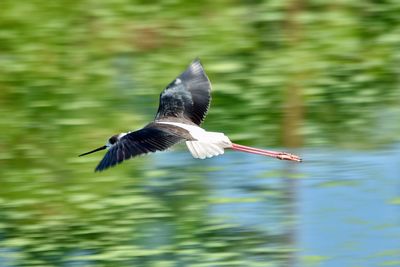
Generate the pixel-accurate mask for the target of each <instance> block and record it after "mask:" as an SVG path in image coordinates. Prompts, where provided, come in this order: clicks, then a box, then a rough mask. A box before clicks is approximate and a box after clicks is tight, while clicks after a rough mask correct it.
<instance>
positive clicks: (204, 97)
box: [156, 59, 211, 125]
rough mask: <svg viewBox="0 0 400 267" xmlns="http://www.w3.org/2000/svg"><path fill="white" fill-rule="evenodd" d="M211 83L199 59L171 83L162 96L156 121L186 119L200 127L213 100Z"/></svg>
mask: <svg viewBox="0 0 400 267" xmlns="http://www.w3.org/2000/svg"><path fill="white" fill-rule="evenodd" d="M210 92H211V83H210V80H209V79H208V77H207V75H206V73H205V72H204V69H203V67H202V65H201V63H200V60H199V59H195V60H194V61H193V62H192V63H191V64H190V66H189V67H188V68H187V70H186V71H185V72H184V73H182V74H181V75H179V76H178V77H177V78H176V79H175V80H174V81H173V82H171V83H170V84H169V85H168V86H167V87H166V88H165V89H164V91H162V92H161V95H160V105H159V107H158V111H157V115H156V120H161V119H163V118H166V117H177V118H186V119H189V120H190V121H192V122H194V123H195V124H197V125H200V124H201V122H202V121H203V119H204V118H205V116H206V114H207V111H208V107H209V106H210V100H211V95H210Z"/></svg>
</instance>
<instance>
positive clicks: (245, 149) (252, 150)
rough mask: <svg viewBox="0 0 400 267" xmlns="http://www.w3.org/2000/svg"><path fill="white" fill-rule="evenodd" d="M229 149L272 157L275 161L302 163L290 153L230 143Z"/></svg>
mask: <svg viewBox="0 0 400 267" xmlns="http://www.w3.org/2000/svg"><path fill="white" fill-rule="evenodd" d="M231 149H233V150H237V151H242V152H247V153H253V154H257V155H263V156H268V157H273V158H277V159H283V160H292V161H297V162H301V161H302V159H301V158H300V157H299V156H296V155H293V154H290V153H286V152H278V151H272V150H265V149H259V148H254V147H249V146H242V145H239V144H234V143H232V147H231Z"/></svg>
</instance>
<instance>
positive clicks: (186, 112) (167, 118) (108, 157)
mask: <svg viewBox="0 0 400 267" xmlns="http://www.w3.org/2000/svg"><path fill="white" fill-rule="evenodd" d="M210 101H211V83H210V80H209V79H208V77H207V75H206V73H205V71H204V69H203V66H202V65H201V63H200V60H199V59H195V60H194V61H193V62H192V63H191V64H190V65H189V67H188V68H187V69H186V70H185V72H183V73H182V74H181V75H179V76H178V77H177V78H176V79H175V80H173V81H172V82H171V83H170V84H169V85H168V86H167V87H166V88H165V89H164V90H163V91H162V92H161V94H160V103H159V107H158V111H157V114H156V116H155V119H154V120H153V121H152V122H150V123H149V124H147V125H146V126H145V127H143V128H142V129H140V130H137V131H134V132H127V133H120V134H116V135H113V136H111V137H110V138H109V139H108V141H107V143H106V144H105V145H104V146H102V147H99V148H97V149H95V150H92V151H90V152H87V153H83V154H81V155H79V156H84V155H88V154H91V153H93V152H96V151H100V150H104V149H108V151H107V153H106V154H105V156H104V158H103V159H102V160H101V161H100V163H99V164H98V165H97V167H96V169H95V171H103V170H105V169H107V168H109V167H113V166H115V165H117V164H119V163H121V162H122V161H124V160H127V159H130V158H133V157H136V156H138V155H141V154H146V153H149V152H156V151H163V150H166V149H167V148H169V147H171V146H173V145H175V144H177V143H179V142H182V141H185V142H186V146H187V148H188V149H189V151H190V153H191V154H192V156H193V157H194V158H199V159H205V158H211V157H214V156H218V155H221V154H224V149H233V150H238V151H242V152H247V153H253V154H258V155H263V156H269V157H273V158H277V159H281V160H291V161H298V162H300V161H301V158H300V157H298V156H296V155H293V154H290V153H285V152H277V151H271V150H264V149H258V148H253V147H248V146H243V145H239V144H234V143H232V142H231V140H230V139H229V138H228V137H227V136H226V135H225V134H224V133H219V132H208V131H206V130H204V129H203V128H201V127H200V125H201V123H202V122H203V120H204V118H205V117H206V114H207V111H208V109H209V107H210Z"/></svg>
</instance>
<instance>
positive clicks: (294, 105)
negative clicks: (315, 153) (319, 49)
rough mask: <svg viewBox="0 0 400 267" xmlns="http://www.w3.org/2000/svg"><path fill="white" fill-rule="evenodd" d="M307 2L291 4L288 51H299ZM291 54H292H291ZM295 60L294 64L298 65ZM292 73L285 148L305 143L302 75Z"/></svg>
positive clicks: (287, 97)
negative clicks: (301, 21) (300, 19)
mask: <svg viewBox="0 0 400 267" xmlns="http://www.w3.org/2000/svg"><path fill="white" fill-rule="evenodd" d="M304 1H305V0H292V1H290V2H289V5H288V8H287V15H286V18H287V20H286V24H285V28H284V31H285V35H286V38H287V40H288V51H289V52H290V51H292V50H293V49H299V48H298V47H299V44H300V43H301V38H302V27H301V23H299V21H298V17H299V15H300V14H301V12H302V11H303V9H304V4H305V3H304ZM289 54H290V53H289ZM298 62H299V61H296V60H294V62H293V63H292V64H298ZM295 69H296V71H294V72H292V73H291V75H292V77H291V78H289V84H288V86H287V87H286V91H285V99H284V114H283V125H282V131H283V145H284V146H285V147H293V148H294V147H300V146H301V145H302V143H303V140H302V137H301V135H300V133H299V130H300V125H301V123H302V121H303V119H304V103H303V98H302V88H301V84H302V76H303V75H302V73H301V71H297V69H298V68H297V67H296V66H295Z"/></svg>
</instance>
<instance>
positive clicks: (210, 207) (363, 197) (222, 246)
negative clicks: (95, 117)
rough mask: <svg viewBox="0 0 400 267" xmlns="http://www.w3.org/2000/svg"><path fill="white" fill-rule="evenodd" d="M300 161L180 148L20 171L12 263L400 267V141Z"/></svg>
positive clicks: (12, 186) (2, 223)
mask: <svg viewBox="0 0 400 267" xmlns="http://www.w3.org/2000/svg"><path fill="white" fill-rule="evenodd" d="M296 153H297V154H300V155H301V156H302V157H303V158H304V162H303V163H301V164H297V163H291V162H284V161H278V160H274V159H269V158H265V157H260V156H257V155H248V154H243V153H239V152H232V151H228V152H227V153H226V154H225V155H224V156H222V157H217V158H213V159H209V160H203V161H201V160H194V159H192V158H191V156H190V154H189V153H188V152H183V151H182V152H181V151H169V152H165V153H156V154H154V155H148V156H146V157H140V158H138V159H135V160H131V161H129V162H126V163H124V164H123V165H121V166H118V168H117V169H112V170H109V171H106V172H103V173H101V174H99V173H96V174H90V175H91V176H88V177H85V179H71V180H68V179H61V180H57V182H55V181H54V180H52V179H51V178H49V177H48V178H46V177H47V174H46V173H45V175H44V176H45V177H44V178H43V179H36V180H30V182H29V183H26V182H24V178H21V179H18V178H17V177H16V176H17V174H14V175H15V177H8V179H7V178H4V182H5V183H3V186H7V187H8V190H5V188H3V191H2V192H3V196H1V198H0V200H1V201H0V215H1V219H0V245H1V246H0V266H1V267H6V266H7V267H9V266H323V267H337V266H400V177H399V175H400V145H395V146H392V147H391V148H388V149H385V150H377V151H371V150H369V151H346V150H344V151H343V150H340V151H339V150H337V151H335V150H333V149H328V148H327V149H310V150H305V149H304V150H299V151H296ZM98 157H100V155H99V156H98ZM97 159H98V158H94V159H92V160H93V162H91V163H93V165H95V162H96V161H97ZM73 164H74V163H71V168H72V167H73ZM89 171H91V170H90V169H89V170H87V172H89Z"/></svg>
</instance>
